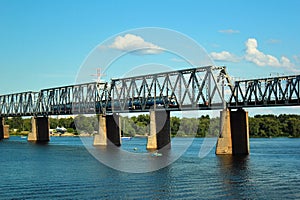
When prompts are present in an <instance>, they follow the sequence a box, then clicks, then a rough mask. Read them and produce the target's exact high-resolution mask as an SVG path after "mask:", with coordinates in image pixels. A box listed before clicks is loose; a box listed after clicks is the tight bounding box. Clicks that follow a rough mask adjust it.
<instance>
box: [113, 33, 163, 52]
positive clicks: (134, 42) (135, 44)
mask: <svg viewBox="0 0 300 200" xmlns="http://www.w3.org/2000/svg"><path fill="white" fill-rule="evenodd" d="M109 47H110V48H113V49H117V50H121V51H126V52H133V53H137V54H159V53H161V52H162V51H163V48H161V47H159V46H157V45H155V44H152V43H150V42H146V41H145V40H144V39H143V38H142V37H140V36H137V35H133V34H126V35H125V36H118V37H116V38H115V40H114V42H113V43H112V44H111V45H110V46H109Z"/></svg>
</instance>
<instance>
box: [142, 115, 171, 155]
mask: <svg viewBox="0 0 300 200" xmlns="http://www.w3.org/2000/svg"><path fill="white" fill-rule="evenodd" d="M164 147H169V148H170V147H171V136H170V111H165V110H164V111H150V135H149V136H148V141H147V149H149V150H154V149H155V150H156V149H161V148H164Z"/></svg>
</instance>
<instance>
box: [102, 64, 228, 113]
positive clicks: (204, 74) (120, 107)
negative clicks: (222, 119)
mask: <svg viewBox="0 0 300 200" xmlns="http://www.w3.org/2000/svg"><path fill="white" fill-rule="evenodd" d="M226 76H227V74H226V68H225V67H215V66H208V67H198V68H191V69H185V70H178V71H173V72H163V73H157V74H149V75H142V76H135V77H128V78H122V79H113V80H112V82H111V89H110V98H111V99H110V100H109V101H110V102H111V108H107V111H108V112H141V111H148V110H149V109H154V110H157V109H166V110H199V109H200V110H203V109H220V108H223V107H224V105H225V104H226V103H225V99H224V87H223V86H224V83H225V82H226V81H227V82H228V81H229V79H226Z"/></svg>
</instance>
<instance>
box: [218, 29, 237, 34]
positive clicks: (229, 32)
mask: <svg viewBox="0 0 300 200" xmlns="http://www.w3.org/2000/svg"><path fill="white" fill-rule="evenodd" d="M219 33H226V34H235V33H240V31H239V30H233V29H226V30H219Z"/></svg>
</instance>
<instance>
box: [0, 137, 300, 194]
mask: <svg viewBox="0 0 300 200" xmlns="http://www.w3.org/2000/svg"><path fill="white" fill-rule="evenodd" d="M180 140H182V141H183V142H184V140H187V139H185V138H181V139H180ZM202 142H203V138H196V139H194V141H193V143H192V145H191V146H190V147H189V148H188V149H187V151H186V152H185V153H184V154H183V155H182V156H181V157H180V158H179V159H178V160H176V161H175V162H173V163H172V164H170V165H168V166H167V167H164V168H161V169H159V170H156V171H152V172H148V173H127V172H122V171H118V170H115V169H112V168H110V167H107V166H106V165H104V164H102V163H101V162H99V161H98V160H97V159H95V158H94V157H93V156H92V155H91V154H90V153H89V151H88V150H87V149H86V147H85V146H84V145H83V143H82V140H81V139H80V138H78V137H52V138H51V141H50V142H49V143H48V144H34V143H28V142H27V141H26V139H23V138H20V137H16V136H15V137H11V138H10V139H8V140H2V141H1V142H0V151H1V156H0V163H1V168H0V173H1V175H0V190H1V192H0V199H300V139H291V138H271V139H263V138H251V139H250V152H251V153H250V155H249V156H235V157H232V156H216V155H215V154H214V149H212V150H211V151H210V152H209V153H208V155H207V156H205V157H204V158H200V157H199V156H198V154H199V148H200V147H199V145H200V144H201V143H202ZM145 144H146V139H145V138H134V139H132V140H130V141H123V145H122V147H121V148H123V149H125V150H126V149H127V150H129V149H131V150H132V149H134V150H136V151H137V153H138V151H139V150H140V149H141V151H145V150H143V149H145ZM145 152H146V151H145ZM111 159H114V158H111ZM135 166H136V163H134V162H133V163H132V168H133V169H134V167H135Z"/></svg>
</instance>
